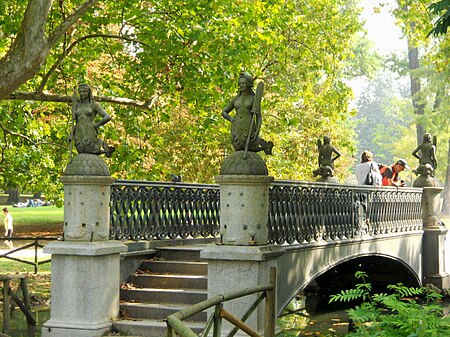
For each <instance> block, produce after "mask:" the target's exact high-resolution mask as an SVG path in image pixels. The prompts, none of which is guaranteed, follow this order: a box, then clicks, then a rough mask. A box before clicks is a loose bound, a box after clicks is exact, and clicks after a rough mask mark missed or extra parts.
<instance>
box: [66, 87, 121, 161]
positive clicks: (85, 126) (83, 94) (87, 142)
mask: <svg viewBox="0 0 450 337" xmlns="http://www.w3.org/2000/svg"><path fill="white" fill-rule="evenodd" d="M78 94H79V97H77V92H76V90H74V92H73V96H72V120H73V122H74V125H73V128H72V133H71V137H70V138H69V141H70V142H72V141H73V142H74V144H75V148H76V149H77V151H78V153H90V154H96V155H99V154H103V153H104V154H105V155H106V157H108V158H110V157H111V155H112V153H113V152H114V147H113V146H108V144H107V143H106V141H104V140H102V139H100V138H97V135H98V128H99V127H100V126H102V125H104V124H106V123H108V122H109V121H110V120H111V116H110V115H109V114H108V113H107V112H106V111H105V110H104V109H103V108H102V107H101V106H100V104H98V103H97V102H95V101H94V97H93V95H92V90H91V88H90V87H89V85H87V84H80V85H79V86H78ZM97 115H99V116H100V117H101V119H97V118H96V117H97ZM71 144H72V143H71ZM71 152H72V151H71Z"/></svg>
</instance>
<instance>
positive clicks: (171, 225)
mask: <svg viewBox="0 0 450 337" xmlns="http://www.w3.org/2000/svg"><path fill="white" fill-rule="evenodd" d="M421 203H422V189H419V188H400V189H396V188H386V187H383V188H373V187H368V186H356V185H341V184H323V183H309V182H300V181H282V180H278V181H275V182H273V183H272V185H271V186H270V192H269V214H268V228H269V239H268V242H269V243H273V244H294V243H297V244H302V243H312V242H318V241H336V240H345V239H351V238H355V237H361V236H364V235H370V236H377V235H384V234H392V233H400V232H407V231H415V230H419V229H421V228H422V204H421ZM219 213H220V188H219V185H207V184H187V183H160V182H145V181H125V180H118V181H116V182H115V183H114V184H113V185H112V187H111V214H110V216H111V230H110V238H111V239H117V240H123V239H130V240H153V239H159V240H160V239H167V238H169V239H175V238H187V237H193V238H196V237H200V236H202V237H214V236H217V235H218V234H219V231H220V216H219Z"/></svg>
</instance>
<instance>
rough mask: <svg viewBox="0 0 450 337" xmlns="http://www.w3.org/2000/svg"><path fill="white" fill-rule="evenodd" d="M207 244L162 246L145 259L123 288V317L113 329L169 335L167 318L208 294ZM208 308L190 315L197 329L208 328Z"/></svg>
mask: <svg viewBox="0 0 450 337" xmlns="http://www.w3.org/2000/svg"><path fill="white" fill-rule="evenodd" d="M203 248H204V246H201V245H196V246H173V247H159V248H157V250H156V254H155V257H154V258H152V259H150V260H144V261H142V263H141V265H140V268H139V269H138V270H137V271H136V272H135V273H134V274H133V275H131V278H130V282H129V283H126V284H124V285H123V286H122V288H121V291H120V299H121V301H120V318H119V319H118V320H117V321H115V322H114V323H113V329H114V330H116V331H118V332H120V333H125V334H127V335H133V336H146V337H147V336H148V337H165V336H166V334H167V327H166V323H165V321H164V319H165V318H166V317H167V316H169V315H170V314H173V313H175V312H177V311H180V310H183V309H185V308H186V307H188V306H190V305H192V304H195V303H198V302H201V301H204V300H206V298H207V273H208V265H207V263H206V262H200V261H199V259H200V251H201V250H202V249H203ZM206 320H207V315H206V312H201V313H199V314H197V315H194V316H192V317H190V318H189V323H188V325H189V327H190V328H191V329H192V330H193V331H194V332H196V333H200V332H201V331H203V329H204V328H205V324H206Z"/></svg>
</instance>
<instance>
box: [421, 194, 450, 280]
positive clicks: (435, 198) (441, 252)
mask: <svg viewBox="0 0 450 337" xmlns="http://www.w3.org/2000/svg"><path fill="white" fill-rule="evenodd" d="M442 190H443V188H442V187H424V188H423V195H422V220H423V231H424V234H423V256H422V266H423V282H424V283H425V284H427V283H431V284H433V285H435V286H436V287H438V288H440V289H444V288H449V287H450V275H449V274H448V272H447V271H446V268H445V256H446V254H445V238H446V235H447V232H448V229H446V228H445V226H444V225H443V224H442V222H441V221H440V219H439V212H440V209H439V204H440V193H441V192H442Z"/></svg>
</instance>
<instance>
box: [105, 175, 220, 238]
mask: <svg viewBox="0 0 450 337" xmlns="http://www.w3.org/2000/svg"><path fill="white" fill-rule="evenodd" d="M219 200H220V196H219V186H217V185H200V184H179V183H166V184H165V183H158V182H143V181H124V180H118V181H116V182H115V183H114V184H113V185H112V186H111V208H110V212H111V214H110V216H111V229H110V238H111V239H118V240H122V239H130V240H142V239H146V240H151V239H166V238H170V239H175V238H187V237H189V236H190V237H198V236H200V235H201V236H203V237H208V236H216V235H217V234H218V233H219V207H220V205H219Z"/></svg>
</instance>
